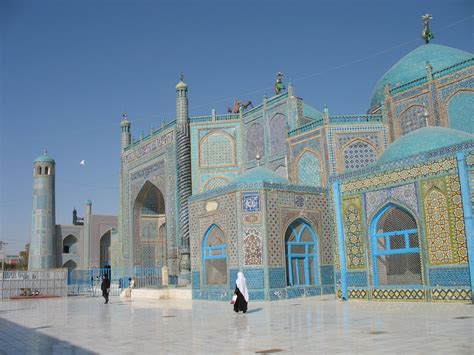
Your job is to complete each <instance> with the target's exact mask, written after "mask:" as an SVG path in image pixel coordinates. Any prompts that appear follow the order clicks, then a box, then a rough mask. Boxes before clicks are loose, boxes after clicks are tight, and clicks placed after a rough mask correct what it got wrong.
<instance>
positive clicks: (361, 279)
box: [347, 271, 367, 287]
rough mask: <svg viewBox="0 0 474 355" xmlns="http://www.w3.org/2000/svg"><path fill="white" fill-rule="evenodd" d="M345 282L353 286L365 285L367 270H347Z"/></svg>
mask: <svg viewBox="0 0 474 355" xmlns="http://www.w3.org/2000/svg"><path fill="white" fill-rule="evenodd" d="M347 284H348V285H349V286H355V287H364V286H367V272H365V271H349V272H348V273H347Z"/></svg>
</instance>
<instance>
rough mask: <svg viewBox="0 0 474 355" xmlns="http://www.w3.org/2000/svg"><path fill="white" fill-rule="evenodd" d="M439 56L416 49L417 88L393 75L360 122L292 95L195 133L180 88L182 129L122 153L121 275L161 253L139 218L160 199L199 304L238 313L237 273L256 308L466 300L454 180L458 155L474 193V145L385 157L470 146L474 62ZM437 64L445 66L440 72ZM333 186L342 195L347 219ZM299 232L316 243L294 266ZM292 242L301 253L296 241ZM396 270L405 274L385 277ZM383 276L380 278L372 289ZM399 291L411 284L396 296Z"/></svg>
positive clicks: (209, 121)
mask: <svg viewBox="0 0 474 355" xmlns="http://www.w3.org/2000/svg"><path fill="white" fill-rule="evenodd" d="M441 47H443V46H441ZM443 48H444V49H442V50H444V51H446V53H450V52H449V49H446V48H447V47H443ZM435 49H436V48H435ZM438 49H439V48H438ZM440 50H441V49H440ZM433 53H435V54H433ZM436 53H437V52H436V51H435V50H433V49H432V47H422V48H421V47H420V49H417V50H415V51H414V52H413V53H411V54H410V55H408V56H407V57H406V59H402V60H401V61H400V62H399V64H397V65H398V68H403V67H404V66H405V67H406V66H407V65H408V64H409V65H408V66H410V65H412V64H413V63H415V62H416V61H417V60H418V61H419V60H421V59H420V58H422V59H423V63H422V65H423V67H422V70H421V71H419V74H417V75H421V77H413V78H410V80H409V81H407V82H390V79H391V78H392V79H393V78H397V79H400V78H405V77H406V75H405V73H401V72H398V73H395V72H394V70H396V69H391V70H390V71H389V72H388V73H387V74H386V75H385V76H384V78H383V80H382V81H381V82H380V83H379V84H377V85H378V86H377V89H376V94H375V95H374V99H373V102H372V106H371V108H370V109H369V111H368V112H369V113H368V114H364V115H345V116H332V115H330V114H329V111H328V109H324V110H323V112H320V111H318V110H316V109H313V108H312V107H310V106H309V105H307V104H306V103H304V102H303V99H301V98H298V97H296V96H295V93H294V88H293V87H292V86H291V85H289V88H288V92H284V93H281V94H280V95H276V96H273V97H270V98H264V99H263V102H262V103H261V104H260V105H257V106H256V107H254V108H252V109H250V110H244V109H243V108H241V110H240V112H239V113H237V114H227V115H216V114H215V112H214V111H213V113H212V114H211V115H209V116H199V117H187V120H186V117H184V116H183V112H184V113H185V114H186V115H187V106H186V107H184V106H183V105H187V101H183V100H182V96H180V95H181V93H180V91H179V90H183V89H182V87H183V85H185V84H184V82H180V83H179V84H178V86H177V92H178V96H177V107H179V110H180V111H179V112H178V116H179V117H178V118H179V119H180V121H179V122H180V123H179V122H178V121H176V122H174V121H173V122H171V123H169V124H167V125H165V126H163V127H162V128H161V129H159V130H157V131H155V132H153V133H152V134H151V135H149V136H147V137H143V138H141V139H140V140H138V141H131V140H130V141H127V139H128V138H127V137H129V136H127V134H129V131H127V130H122V134H123V135H122V144H123V146H122V149H123V152H122V171H121V208H120V219H119V235H118V237H117V238H116V239H114V241H115V242H114V243H113V245H112V247H113V250H114V257H113V260H117V263H118V265H119V266H140V265H144V258H143V254H144V253H151V252H154V253H160V250H159V248H160V246H157V247H158V249H155V250H154V251H153V250H152V249H150V244H149V243H148V242H147V243H145V242H144V241H143V240H142V239H141V238H139V237H138V235H139V234H140V223H142V222H141V221H142V220H143V218H144V217H143V215H142V212H140V211H141V210H140V209H139V207H140V206H141V204H143V199H144V198H145V197H144V196H142V194H143V191H144V189H146V188H149V187H150V186H153V187H154V188H156V189H157V190H159V191H160V192H161V194H162V195H163V196H164V205H165V208H164V209H165V213H164V215H165V217H163V218H166V238H167V242H166V243H165V244H166V264H167V265H168V268H169V270H170V275H172V276H178V275H181V274H182V273H183V272H189V271H190V272H191V279H190V283H191V286H192V289H193V298H195V299H206V300H226V301H227V300H229V299H230V297H231V295H232V293H233V288H234V281H235V278H236V275H237V272H238V271H243V272H244V273H245V275H246V278H247V283H248V286H249V291H250V296H251V298H252V299H259V300H260V299H261V300H277V299H283V298H294V297H306V296H315V295H321V294H329V293H335V294H341V295H342V289H341V284H344V285H347V286H348V288H349V291H348V297H349V298H361V299H373V300H388V299H408V300H456V299H458V300H463V299H466V297H470V296H469V295H470V294H471V291H470V287H471V281H470V277H469V276H470V275H469V266H468V243H467V239H468V235H467V232H466V225H465V223H464V221H465V213H466V209H465V208H466V207H465V202H466V197H465V196H462V194H461V189H462V188H464V185H463V184H465V183H464V182H463V181H464V180H463V181H461V180H460V177H459V172H460V169H461V167H460V166H459V164H458V161H457V156H456V154H457V153H459V152H462V153H463V154H465V156H466V157H467V158H466V159H465V161H466V165H467V171H468V175H469V174H470V176H471V186H468V188H469V189H471V194H472V174H474V172H473V170H474V168H473V159H472V156H473V153H472V152H473V150H474V147H473V142H472V140H471V141H469V140H466V136H463V137H464V138H463V139H464V140H462V141H456V142H451V141H449V142H451V143H449V144H448V143H445V144H444V145H443V146H441V145H440V146H438V147H436V149H427V150H423V149H422V148H423V147H421V148H420V149H421V150H420V151H418V149H419V147H417V148H416V149H412V150H410V147H402V148H401V149H400V150H401V151H403V152H405V150H406V152H405V155H404V156H403V157H402V158H399V159H395V160H390V161H388V162H386V161H383V159H384V158H383V157H384V153H385V152H388V151H389V148H390V147H391V146H392V145H393V144H396V142H397V141H398V140H399V139H403V137H410V135H411V134H412V133H416V132H425V131H424V130H425V129H427V128H430V127H433V126H439V127H446V128H448V127H451V128H454V129H458V130H462V131H464V132H467V133H473V130H472V123H471V121H472V120H471V119H470V118H472V113H473V111H474V105H473V97H474V92H473V90H474V88H473V82H474V69H473V68H474V66H473V61H474V58H473V57H472V55H470V57H469V54H468V53H466V54H462V55H461V54H459V53H458V52H456V53H457V54H456V55H457V56H458V57H459V58H461V57H462V58H463V59H462V61H461V62H459V63H451V62H450V60H451V59H450V58H453V56H450V55H447V56H446V58H444V59H443V58H442V55H438V54H436ZM463 53H464V52H463ZM428 54H429V55H432V56H434V57H433V62H432V63H431V64H432V65H431V64H430V65H427V64H426V60H424V56H426V55H428ZM454 57H456V56H454ZM456 58H457V57H456ZM404 60H405V62H404ZM407 62H408V63H407ZM412 62H413V63H412ZM400 63H401V64H400ZM438 63H447V64H446V67H436V65H438ZM415 64H417V65H421V64H420V63H418V62H416V63H415ZM439 65H441V64H439ZM395 67H396V66H395ZM425 67H426V68H425ZM398 70H401V69H398ZM420 73H421V74H420ZM382 84H384V85H385V86H381V85H382ZM395 84H396V85H395ZM186 93H187V86H186ZM183 117H184V118H183ZM183 119H184V121H183ZM127 122H128V121H127ZM183 122H184V123H183ZM178 123H179V124H178ZM183 125H184V126H183ZM178 126H179V127H178ZM127 127H128V128H129V126H127ZM183 127H184V128H183ZM186 129H187V130H189V143H188V146H187V147H185V148H186V149H189V157H188V158H190V172H188V173H187V174H188V175H186V176H182V175H180V174H177V171H178V170H179V169H178V168H179V164H180V163H179V162H180V161H181V160H182V156H181V155H182V154H183V149H185V148H183V144H181V145H180V144H178V143H179V142H178V139H179V135H178V132H177V131H178V130H179V131H180V132H181V131H183V130H186ZM449 132H451V133H450V134H451V135H454V136H456V134H455V133H452V131H449ZM448 138H449V137H448ZM447 142H448V141H447ZM441 143H443V142H440V144H441ZM186 151H187V150H186ZM180 154H181V155H180ZM385 158H387V156H386V155H385ZM379 159H382V160H379ZM262 169H264V170H262ZM180 171H181V170H180ZM252 172H263V175H264V176H263V175H262V176H261V177H259V176H257V174H256V173H255V174H254V175H252ZM250 176H252V179H247V180H245V178H246V177H247V178H248V177H250ZM187 179H189V181H191V185H192V196H191V197H189V198H188V199H187V200H186V199H185V200H183V196H182V193H181V192H180V191H181V190H180V189H181V186H182V185H181V184H182V181H183V180H187ZM268 179H269V180H268ZM334 184H339V185H340V191H341V196H340V197H341V203H340V206H339V207H338V205H337V203H336V200H337V197H338V196H335V192H334V190H333V186H335V185H334ZM472 196H474V195H471V197H472ZM469 200H471V199H469ZM389 207H390V208H394V209H395V210H396V209H397V208H398V209H399V210H400V211H403V213H405V214H406V215H407V216H410V218H411V219H412V220H413V221H414V222H413V223H414V227H413V225H412V227H410V229H409V228H405V229H404V230H403V229H402V230H401V231H400V228H399V227H397V228H398V229H396V228H395V227H394V226H393V225H392V226H391V225H390V223H389V222H386V221H385V219H386V218H385V217H383V216H382V215H381V213H382V212H381V211H382V210H384V209H387V208H389ZM400 213H402V212H400ZM339 214H340V216H341V218H340V221H339V218H336V217H337V216H338V215H339ZM387 218H388V217H387ZM379 219H380V220H381V221H382V222H383V223H385V224H384V226H383V228H382V227H381V228H379V227H378V224H377V223H378V222H377V221H378V220H379ZM187 221H189V225H188V224H187ZM184 222H186V223H184ZM382 222H380V223H382ZM383 223H382V224H383ZM392 224H393V223H392ZM395 224H396V223H395ZM295 225H296V226H297V227H294V226H295ZM303 225H304V226H307V227H304V228H307V229H308V231H309V230H310V231H311V233H312V234H311V235H315V236H316V238H315V239H314V241H312V242H308V241H307V240H308V239H306V243H307V245H308V247H307V248H308V249H305V251H304V253H303V252H302V251H301V250H302V249H298V250H300V251H301V253H303V254H304V255H305V256H304V257H299V256H294V255H292V254H291V252H289V251H288V250H289V245H290V244H288V243H290V240H293V239H291V238H293V237H294V235H296V234H297V230H296V229H297V228H301V229H302V230H303V229H304V228H303V227H302V226H303ZM338 226H340V227H341V231H342V234H341V235H339V234H338V232H337V230H338V228H337V227H338ZM214 227H217V228H219V229H220V230H221V231H222V233H223V236H224V237H223V239H224V240H225V242H224V243H223V244H222V245H220V246H219V248H220V249H219V250H220V251H219V254H218V256H216V255H217V254H215V255H214V256H216V258H217V259H219V260H220V261H219V262H218V263H220V264H219V265H221V267H222V268H225V271H223V269H222V270H221V269H219V270H218V271H216V270H213V272H214V271H215V272H220V273H223V274H222V275H221V276H222V278H221V279H220V280H221V283H220V284H207V282H208V281H207V280H205V276H204V275H205V271H206V260H208V259H206V258H207V256H205V255H204V252H203V248H205V247H206V246H205V245H204V243H205V235H206V233H207V232H208V231H209V230H211V229H212V228H214ZM390 228H392V229H390ZM186 231H188V232H189V253H190V265H188V266H187V265H186V263H185V262H184V263H183V257H184V256H185V254H186V250H185V249H186V248H187V246H186V245H185V244H183V241H182V239H181V237H180V236H182V235H186ZM308 233H309V232H308ZM397 233H398V234H397ZM298 238H299V237H298ZM305 238H308V236H306V237H305ZM403 238H405V239H404V241H403V242H401V240H402V239H403ZM310 239H311V238H310ZM295 240H296V239H295ZM341 241H342V242H341ZM293 242H294V243H296V244H295V245H296V247H295V248H297V247H298V245H297V244H298V243H299V241H298V240H296V241H294V240H293ZM397 242H398V243H402V244H403V245H404V247H403V249H404V250H405V251H406V254H407V255H408V254H414V253H415V254H416V253H417V254H416V255H419V256H418V259H417V260H419V262H417V263H414V264H410V262H411V261H409V260H408V259H410V258H411V257H410V256H399V257H391V256H390V255H392V254H393V255H395V254H397V253H396V252H395V253H392V254H390V253H388V254H387V255H385V254H384V252H385V251H387V250H389V251H390V250H392V249H390V248H391V247H390V246H388V247H387V244H390V243H393V245H392V247H393V248H395V245H396V243H397ZM308 243H309V244H308ZM301 245H303V244H301ZM301 245H299V246H300V247H301ZM305 245H306V244H305ZM304 248H306V246H304ZM311 248H314V249H311ZM310 249H311V252H310V251H309V250H310ZM295 250H296V249H295ZM341 250H344V252H343V253H341ZM392 251H393V250H392ZM296 254H298V253H295V255H296ZM188 255H189V254H188ZM314 255H316V256H314ZM397 255H398V254H397ZM397 258H399V259H397ZM211 259H212V258H210V259H209V260H211ZM410 260H411V259H410ZM341 261H344V263H342V262H341ZM308 263H311V264H308ZM384 263H385V264H384ZM290 264H291V268H290ZM342 264H345V269H344V270H342V268H343V266H342ZM379 264H380V265H379ZM213 265H214V264H213ZM216 265H217V264H216ZM222 265H224V266H222ZM309 265H313V266H314V265H315V267H314V268H313V266H309ZM377 265H378V266H377ZM394 265H397V266H396V267H398V268H400V270H402V269H403V270H405V273H404V274H402V273H401V271H400V275H399V274H396V273H395V274H394V273H391V272H389V271H387V270H389V269H390V268H395V266H394ZM157 266H161V265H157ZM188 269H189V270H188ZM290 270H293V271H290ZM295 270H297V271H295ZM374 270H378V271H377V275H376V277H374V273H375V271H374ZM303 271H304V272H303ZM290 273H292V274H291V276H290ZM379 273H380V274H381V275H382V274H383V275H384V278H383V277H382V278H381V280H382V279H383V280H382V281H383V282H382V283H384V287H382V286H381V285H378V284H377V282H378V278H379V276H380V275H378V274H379ZM384 273H385V274H384ZM411 274H413V275H418V276H419V278H420V280H421V283H420V284H416V285H414V284H410V283H409V282H408V281H406V280H405V281H403V280H402V279H403V277H407V280H411V279H409V276H407V275H411ZM383 275H382V276H383ZM418 276H417V277H418ZM380 277H381V276H380ZM410 277H411V276H410ZM293 278H296V279H297V281H294V280H293ZM397 278H399V279H400V280H402V281H400V282H399V283H397V281H396V280H397ZM222 280H226V281H225V283H224V282H223V281H222ZM292 282H293V284H292ZM387 285H389V286H387ZM385 286H387V287H385Z"/></svg>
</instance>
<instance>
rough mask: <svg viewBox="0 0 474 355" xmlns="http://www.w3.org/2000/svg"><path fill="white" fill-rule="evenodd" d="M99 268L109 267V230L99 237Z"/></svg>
mask: <svg viewBox="0 0 474 355" xmlns="http://www.w3.org/2000/svg"><path fill="white" fill-rule="evenodd" d="M100 267H101V268H105V267H110V230H109V231H107V232H105V233H104V234H103V235H102V237H100Z"/></svg>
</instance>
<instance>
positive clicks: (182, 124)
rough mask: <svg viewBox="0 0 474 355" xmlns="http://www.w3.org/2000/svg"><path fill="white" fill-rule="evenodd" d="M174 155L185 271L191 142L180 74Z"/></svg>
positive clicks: (184, 269) (187, 263)
mask: <svg viewBox="0 0 474 355" xmlns="http://www.w3.org/2000/svg"><path fill="white" fill-rule="evenodd" d="M176 140H177V146H176V150H177V152H176V157H177V160H178V161H177V167H178V209H179V238H180V239H179V241H180V244H179V245H180V254H181V261H180V270H181V273H183V272H184V273H186V272H188V271H189V270H190V269H191V265H190V258H189V215H188V197H189V196H191V191H192V190H191V143H190V134H189V115H188V85H186V83H185V82H184V78H183V75H181V77H180V80H179V83H178V84H177V85H176Z"/></svg>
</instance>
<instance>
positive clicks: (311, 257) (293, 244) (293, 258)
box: [285, 219, 319, 286]
mask: <svg viewBox="0 0 474 355" xmlns="http://www.w3.org/2000/svg"><path fill="white" fill-rule="evenodd" d="M285 250H286V276H287V284H288V286H297V285H316V284H318V283H319V277H318V238H317V235H316V232H315V231H314V230H313V228H311V226H310V225H309V224H308V223H306V222H305V221H304V220H302V219H297V220H296V221H294V222H293V223H291V224H290V225H289V226H288V228H287V230H286V233H285Z"/></svg>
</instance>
